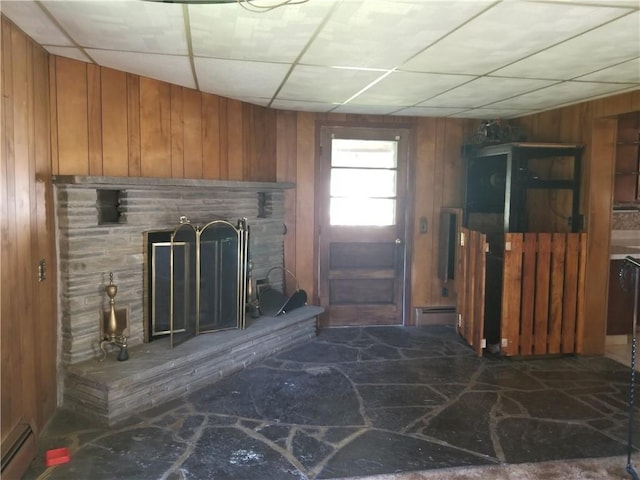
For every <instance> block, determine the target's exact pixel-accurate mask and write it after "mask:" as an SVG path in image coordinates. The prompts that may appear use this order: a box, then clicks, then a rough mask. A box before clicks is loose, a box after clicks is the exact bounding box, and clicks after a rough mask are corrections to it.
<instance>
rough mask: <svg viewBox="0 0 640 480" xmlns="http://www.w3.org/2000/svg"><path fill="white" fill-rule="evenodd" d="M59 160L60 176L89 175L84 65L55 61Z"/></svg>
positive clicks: (85, 72) (63, 59) (74, 61)
mask: <svg viewBox="0 0 640 480" xmlns="http://www.w3.org/2000/svg"><path fill="white" fill-rule="evenodd" d="M56 72H57V75H56V87H57V90H56V102H57V103H56V109H57V113H58V117H57V124H58V149H59V155H58V161H59V173H60V174H61V175H88V174H89V162H88V149H89V137H88V125H87V108H88V107H87V64H86V63H84V62H79V61H76V60H71V59H68V58H62V57H59V58H58V59H57V61H56Z"/></svg>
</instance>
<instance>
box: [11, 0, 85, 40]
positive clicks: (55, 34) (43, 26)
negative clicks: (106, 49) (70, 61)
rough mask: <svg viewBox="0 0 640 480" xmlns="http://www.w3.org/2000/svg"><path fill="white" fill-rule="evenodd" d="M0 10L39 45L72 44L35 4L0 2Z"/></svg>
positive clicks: (29, 2) (30, 2)
mask: <svg viewBox="0 0 640 480" xmlns="http://www.w3.org/2000/svg"><path fill="white" fill-rule="evenodd" d="M0 8H1V9H2V13H3V14H4V15H6V16H7V17H8V18H10V19H11V20H12V21H13V23H15V24H16V25H18V26H19V27H20V28H21V29H22V30H24V32H25V33H26V34H27V35H29V36H30V37H31V38H33V39H34V40H35V41H36V42H38V43H39V44H40V45H61V46H72V45H73V42H72V41H71V40H70V39H69V38H68V37H67V36H66V35H65V34H64V32H62V30H60V29H59V28H58V26H57V25H56V24H55V23H54V22H53V21H52V20H51V19H50V18H49V17H48V16H47V14H46V13H45V12H44V10H42V9H41V8H40V7H39V6H38V4H36V3H35V2H32V1H28V2H26V1H22V0H20V1H7V0H2V1H1V2H0Z"/></svg>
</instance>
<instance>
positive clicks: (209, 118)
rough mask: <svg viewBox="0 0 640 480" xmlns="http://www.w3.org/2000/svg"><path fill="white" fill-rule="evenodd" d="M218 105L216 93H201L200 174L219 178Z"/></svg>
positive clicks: (210, 177) (208, 177)
mask: <svg viewBox="0 0 640 480" xmlns="http://www.w3.org/2000/svg"><path fill="white" fill-rule="evenodd" d="M220 121H221V120H220V106H219V97H217V96H216V95H209V94H203V95H202V176H203V178H206V179H219V178H221V175H220V158H221V157H220Z"/></svg>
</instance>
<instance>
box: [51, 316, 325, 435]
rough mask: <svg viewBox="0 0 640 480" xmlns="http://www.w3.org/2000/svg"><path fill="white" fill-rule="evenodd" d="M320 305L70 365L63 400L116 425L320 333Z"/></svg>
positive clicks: (70, 406) (78, 410)
mask: <svg viewBox="0 0 640 480" xmlns="http://www.w3.org/2000/svg"><path fill="white" fill-rule="evenodd" d="M322 311H323V310H322V308H320V307H315V306H308V305H307V306H304V307H301V308H298V309H296V310H293V311H291V312H289V313H286V314H284V315H281V316H278V317H259V318H258V319H249V320H248V324H249V326H248V327H247V328H246V329H245V330H225V331H223V332H217V333H211V334H203V335H200V336H198V337H196V338H194V339H192V340H189V341H187V342H185V343H183V344H181V345H179V346H177V347H175V348H174V349H170V348H169V344H168V342H167V341H164V340H158V341H154V342H151V343H147V344H143V345H139V346H137V347H134V348H132V349H131V350H130V358H129V360H127V361H126V362H118V361H116V358H115V357H116V354H115V353H112V354H110V355H109V357H108V358H107V360H105V361H104V362H99V361H97V360H93V359H92V360H88V361H85V362H81V363H77V364H73V365H70V366H69V367H68V369H67V377H66V388H65V394H64V404H65V406H66V407H68V408H71V409H73V410H75V411H77V412H81V413H86V414H88V415H91V416H92V417H97V418H99V419H100V420H101V421H103V422H104V423H106V424H109V425H113V424H116V423H118V422H120V421H122V420H125V419H126V418H127V417H129V416H131V415H135V414H137V413H140V412H141V411H143V410H146V409H148V408H151V407H154V406H157V405H160V404H162V403H164V402H167V401H170V400H173V399H176V398H179V397H181V396H182V395H184V394H186V393H189V392H192V391H195V390H197V389H199V388H201V387H204V386H205V385H210V384H212V383H214V382H215V381H217V380H220V379H221V378H223V377H225V376H227V375H229V374H231V373H234V372H236V371H238V370H241V369H243V368H245V367H246V366H248V365H250V364H252V363H254V362H256V361H259V360H262V359H264V358H265V357H267V356H269V355H272V354H274V353H276V352H279V351H281V350H283V349H285V348H289V347H291V346H295V345H297V344H300V343H303V342H306V341H308V340H310V339H311V338H313V337H315V335H316V317H317V316H318V315H319V314H320V313H322Z"/></svg>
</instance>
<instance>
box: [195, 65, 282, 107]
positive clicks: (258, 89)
mask: <svg viewBox="0 0 640 480" xmlns="http://www.w3.org/2000/svg"><path fill="white" fill-rule="evenodd" d="M194 65H195V68H196V76H197V77H198V85H200V88H202V89H203V90H204V91H207V92H211V93H216V94H218V95H223V96H227V97H237V96H241V97H243V96H250V97H261V98H269V99H270V98H272V97H273V96H274V95H275V93H276V91H277V90H278V87H279V86H280V84H282V81H283V80H284V78H285V77H286V75H287V72H288V70H289V66H288V65H286V64H283V63H265V62H245V61H240V60H223V59H216V58H200V57H196V58H194Z"/></svg>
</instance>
